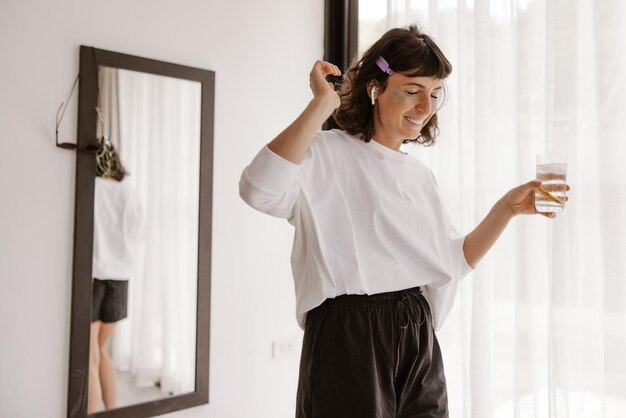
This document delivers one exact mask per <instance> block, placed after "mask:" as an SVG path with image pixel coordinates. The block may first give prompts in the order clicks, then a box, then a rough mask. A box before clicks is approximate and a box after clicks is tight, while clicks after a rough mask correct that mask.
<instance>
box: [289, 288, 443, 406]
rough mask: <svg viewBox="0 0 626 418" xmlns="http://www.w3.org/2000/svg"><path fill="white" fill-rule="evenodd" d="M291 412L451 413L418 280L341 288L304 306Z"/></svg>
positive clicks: (439, 357) (429, 319)
mask: <svg viewBox="0 0 626 418" xmlns="http://www.w3.org/2000/svg"><path fill="white" fill-rule="evenodd" d="M296 417H297V418H352V417H354V418H399V417H403V418H404V417H406V418H408V417H411V418H426V417H428V418H435V417H436V418H445V417H448V396H447V390H446V380H445V376H444V370H443V362H442V358H441V351H440V349H439V344H438V342H437V338H436V337H435V333H434V331H433V327H432V315H431V312H430V308H429V306H428V302H427V301H426V299H425V298H424V296H423V295H422V293H421V290H420V289H419V288H413V289H407V290H403V291H398V292H389V293H381V294H377V295H369V296H368V295H343V296H339V297H336V298H334V299H327V300H326V301H325V302H324V303H323V304H321V305H320V306H318V307H317V308H315V309H313V310H311V311H310V312H309V313H308V314H307V317H306V321H305V331H304V341H303V346H302V356H301V360H300V377H299V382H298V394H297V401H296Z"/></svg>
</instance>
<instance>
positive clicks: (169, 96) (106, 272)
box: [88, 66, 202, 413]
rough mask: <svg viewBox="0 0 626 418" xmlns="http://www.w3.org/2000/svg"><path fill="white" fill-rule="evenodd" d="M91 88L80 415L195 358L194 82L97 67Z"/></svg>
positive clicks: (169, 390)
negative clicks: (86, 338)
mask: <svg viewBox="0 0 626 418" xmlns="http://www.w3.org/2000/svg"><path fill="white" fill-rule="evenodd" d="M98 91H99V95H98V97H99V99H98V111H97V114H98V120H97V137H98V143H99V145H100V151H99V152H98V154H97V157H96V167H97V176H98V177H96V180H95V199H94V231H93V232H94V247H93V267H92V269H93V270H92V271H93V279H94V281H93V296H92V298H93V299H92V307H93V309H92V323H91V335H90V353H89V356H90V361H89V364H90V366H89V382H88V386H89V387H88V412H89V413H94V412H97V411H100V410H102V409H112V408H116V407H122V406H127V405H132V404H137V403H142V402H146V401H152V400H155V399H159V398H163V397H168V396H173V395H180V394H184V393H189V392H193V391H194V384H195V367H196V365H195V348H196V297H197V277H198V268H197V267H198V208H199V194H198V191H199V172H200V131H201V91H202V90H201V83H199V82H197V81H191V80H184V79H178V78H172V77H165V76H160V75H155V74H148V73H142V72H137V71H130V70H124V69H119V68H110V67H104V66H100V67H99V71H98ZM124 173H125V174H124Z"/></svg>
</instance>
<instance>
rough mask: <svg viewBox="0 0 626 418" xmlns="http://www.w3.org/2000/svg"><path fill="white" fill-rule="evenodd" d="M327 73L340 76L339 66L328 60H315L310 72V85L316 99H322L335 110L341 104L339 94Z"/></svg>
mask: <svg viewBox="0 0 626 418" xmlns="http://www.w3.org/2000/svg"><path fill="white" fill-rule="evenodd" d="M327 75H335V76H340V75H341V71H340V70H339V68H338V67H337V66H336V65H334V64H331V63H330V62H326V61H320V60H318V61H315V64H314V65H313V69H312V70H311V73H310V74H309V85H310V86H311V90H312V91H313V97H314V100H320V101H322V102H324V103H326V104H327V105H328V106H329V107H330V108H331V109H332V110H335V109H337V108H338V107H339V105H340V104H341V100H340V99H339V95H338V94H337V92H335V88H334V86H333V84H332V83H330V82H329V81H327V80H326V76H327Z"/></svg>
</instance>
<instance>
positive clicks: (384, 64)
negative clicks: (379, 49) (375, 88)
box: [376, 57, 393, 75]
mask: <svg viewBox="0 0 626 418" xmlns="http://www.w3.org/2000/svg"><path fill="white" fill-rule="evenodd" d="M376 65H378V68H380V69H381V70H383V71H384V72H386V73H387V74H389V75H391V74H393V70H392V69H391V68H389V63H388V62H387V61H386V60H385V59H384V58H383V57H378V59H377V60H376Z"/></svg>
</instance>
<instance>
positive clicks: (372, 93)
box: [370, 86, 376, 105]
mask: <svg viewBox="0 0 626 418" xmlns="http://www.w3.org/2000/svg"><path fill="white" fill-rule="evenodd" d="M370 97H371V98H372V105H375V104H376V86H372V88H371V89H370Z"/></svg>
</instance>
